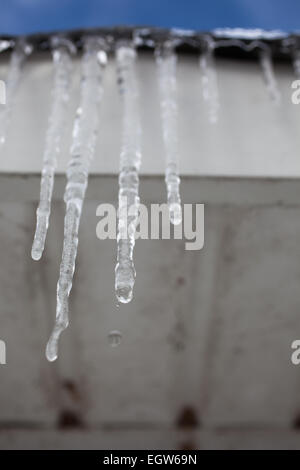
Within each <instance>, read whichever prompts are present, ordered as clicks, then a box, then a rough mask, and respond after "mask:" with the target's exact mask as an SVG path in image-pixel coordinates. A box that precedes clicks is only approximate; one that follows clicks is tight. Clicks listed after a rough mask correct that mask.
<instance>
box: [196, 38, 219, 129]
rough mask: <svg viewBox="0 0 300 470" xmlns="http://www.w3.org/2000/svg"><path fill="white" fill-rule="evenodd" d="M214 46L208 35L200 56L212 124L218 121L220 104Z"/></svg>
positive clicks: (204, 91)
mask: <svg viewBox="0 0 300 470" xmlns="http://www.w3.org/2000/svg"><path fill="white" fill-rule="evenodd" d="M214 47H215V46H214V41H213V40H212V38H210V37H208V38H207V39H206V49H205V51H204V52H203V53H202V54H201V56H200V68H201V72H202V91H203V99H204V100H205V101H206V103H207V105H208V118H209V122H211V123H212V124H215V123H216V122H217V121H218V111H219V106H220V105H219V90H218V79H217V71H216V64H215V57H214Z"/></svg>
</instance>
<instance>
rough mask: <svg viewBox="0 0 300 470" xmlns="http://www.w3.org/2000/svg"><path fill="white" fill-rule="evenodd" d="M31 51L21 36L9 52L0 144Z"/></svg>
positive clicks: (0, 120) (0, 112) (5, 131)
mask: <svg viewBox="0 0 300 470" xmlns="http://www.w3.org/2000/svg"><path fill="white" fill-rule="evenodd" d="M31 52H32V46H31V45H30V44H29V43H28V42H26V40H25V39H23V38H21V39H19V40H17V41H16V43H15V46H14V49H13V51H12V53H11V58H10V64H9V69H8V75H7V79H6V80H5V85H6V86H5V94H6V105H5V106H3V107H2V108H1V110H0V145H4V144H5V142H6V136H7V130H8V127H9V124H10V120H11V114H12V109H13V105H14V100H15V95H16V91H17V88H18V85H19V83H20V80H21V76H22V71H23V66H24V63H25V61H26V58H27V57H28V55H29V54H31Z"/></svg>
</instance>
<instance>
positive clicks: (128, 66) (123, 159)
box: [115, 42, 141, 303]
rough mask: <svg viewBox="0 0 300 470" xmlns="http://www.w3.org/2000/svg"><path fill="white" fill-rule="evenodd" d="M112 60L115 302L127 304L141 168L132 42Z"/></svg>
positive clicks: (132, 276) (132, 274)
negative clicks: (116, 128)
mask: <svg viewBox="0 0 300 470" xmlns="http://www.w3.org/2000/svg"><path fill="white" fill-rule="evenodd" d="M116 61H117V73H118V83H119V87H120V94H121V96H122V99H123V102H122V103H123V135H122V149H121V154H120V176H119V212H118V216H119V219H118V236H117V264H116V269H115V292H116V296H117V299H118V300H119V302H122V303H128V302H130V301H131V299H132V296H133V286H134V282H135V276H136V273H135V268H134V263H133V250H134V245H135V230H136V224H137V218H138V210H139V202H140V200H139V195H138V191H139V175H138V173H139V169H140V165H141V150H140V135H141V127H140V120H139V111H138V88H137V78H136V72H135V61H136V51H135V48H134V46H133V44H132V43H129V42H128V43H119V44H117V49H116Z"/></svg>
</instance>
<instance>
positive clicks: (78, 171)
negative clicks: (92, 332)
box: [0, 36, 300, 361]
mask: <svg viewBox="0 0 300 470" xmlns="http://www.w3.org/2000/svg"><path fill="white" fill-rule="evenodd" d="M82 41H83V57H82V62H81V85H80V97H79V107H78V109H77V113H76V117H75V120H74V126H73V135H72V144H71V149H70V160H69V164H68V169H67V185H66V189H65V194H64V201H65V203H66V213H65V219H64V243H63V252H62V260H61V265H60V275H59V280H58V283H57V309H56V321H55V325H54V329H53V332H52V334H51V336H50V339H49V342H48V344H47V348H46V356H47V358H48V360H49V361H54V360H55V359H56V358H57V355H58V340H59V337H60V334H61V333H62V332H63V330H65V329H66V328H67V326H68V323H69V308H68V300H69V294H70V291H71V288H72V280H73V274H74V269H75V261H76V255H77V246H78V229H79V223H80V217H81V212H82V205H83V202H84V197H85V192H86V188H87V184H88V173H89V166H90V163H91V161H92V159H93V156H94V153H95V146H96V138H97V133H98V128H99V105H100V102H101V98H102V94H103V87H102V78H103V72H104V69H105V66H106V63H107V52H106V51H107V43H106V41H105V40H104V39H103V38H100V37H97V36H86V37H84V38H83V39H82ZM227 41H231V43H232V45H233V46H236V45H238V46H240V47H243V48H246V49H251V48H254V47H259V48H260V56H259V57H260V63H261V67H262V71H263V75H264V78H265V81H266V85H267V89H268V91H269V94H270V96H271V98H272V100H273V101H274V102H275V103H276V104H278V103H279V101H280V93H279V90H278V86H277V83H276V79H275V75H274V70H273V65H272V60H271V53H270V50H269V49H268V47H267V46H265V45H263V44H262V43H261V42H260V41H259V38H256V39H255V40H254V42H253V43H251V44H250V45H245V44H241V42H240V41H239V40H238V39H236V38H235V37H231V38H229V39H228V40H227ZM203 42H204V44H205V47H202V53H201V56H200V68H201V72H202V89H203V98H204V100H205V102H207V105H208V119H209V121H210V122H211V123H216V122H217V121H218V110H219V92H218V84H217V72H216V66H215V59H214V53H215V49H216V47H221V46H222V41H221V42H220V41H218V43H216V42H215V41H214V40H213V39H212V38H211V37H210V36H207V37H203ZM223 42H224V45H225V41H223ZM177 44H178V38H177V39H176V40H174V39H169V40H166V41H165V42H164V43H162V44H159V45H158V46H157V47H156V50H155V57H156V66H157V75H158V84H159V93H160V104H161V127H162V135H163V141H164V147H165V182H166V189H167V202H168V207H169V214H170V221H171V222H172V223H173V224H175V225H176V224H180V223H181V221H182V210H181V199H180V176H179V160H180V159H179V149H178V123H177V118H178V104H177V82H176V64H177V55H176V46H177ZM50 45H51V50H52V57H53V71H54V79H53V89H52V104H51V109H50V115H49V123H48V129H47V133H46V141H45V148H44V155H43V168H42V177H41V188H40V201H39V205H38V208H37V223H36V231H35V235H34V240H33V246H32V258H33V259H35V260H38V259H40V258H41V256H42V253H43V250H44V246H45V240H46V235H47V230H48V225H49V217H50V211H51V199H52V192H53V183H54V174H55V169H56V166H57V161H58V160H59V158H60V154H61V151H62V145H61V144H62V139H63V133H64V129H65V124H66V113H67V109H68V102H69V98H70V89H71V78H72V56H73V54H74V53H75V52H76V48H75V46H74V44H73V43H72V42H71V41H70V40H68V39H66V38H64V37H62V36H55V37H53V38H52V39H51V42H50ZM153 45H155V44H153ZM6 47H9V45H7V44H5V45H4V43H3V49H4V48H6ZM1 48H2V45H0V50H1ZM32 49H33V48H32V46H31V45H30V44H28V42H27V41H26V40H25V39H19V40H18V41H16V43H15V45H14V49H13V52H12V55H11V61H10V67H9V71H8V76H7V80H6V106H5V107H0V144H4V143H5V141H6V133H7V129H8V125H9V121H10V115H11V111H12V107H13V103H14V98H15V94H16V91H17V87H18V84H19V83H20V80H21V77H22V71H23V66H24V63H25V61H26V58H27V57H28V56H29V55H30V54H31V52H32ZM115 54H116V67H117V77H118V85H119V91H120V98H121V103H122V117H123V120H122V146H121V152H120V175H119V211H118V236H117V264H116V269H115V292H116V296H117V299H118V301H119V302H121V303H127V302H130V301H131V299H132V297H133V287H134V283H135V277H136V274H135V268H134V263H133V251H134V245H135V232H136V225H137V221H138V212H139V170H140V165H141V123H140V112H139V92H138V79H137V73H136V61H137V52H136V42H135V41H129V40H126V41H119V42H117V44H116V45H115ZM294 68H295V72H296V74H297V76H298V77H299V76H300V54H299V52H297V51H295V54H294ZM112 333H114V334H115V333H116V332H112ZM119 336H120V335H119V333H118V338H119ZM113 338H115V336H114V335H113ZM114 341H115V340H114Z"/></svg>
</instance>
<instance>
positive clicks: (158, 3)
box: [0, 0, 300, 34]
mask: <svg viewBox="0 0 300 470" xmlns="http://www.w3.org/2000/svg"><path fill="white" fill-rule="evenodd" d="M0 5H1V7H0V33H8V34H26V33H31V32H38V31H49V30H64V29H72V28H86V27H95V26H111V25H120V24H123V25H150V26H164V27H180V28H188V29H198V30H209V29H213V28H217V27H243V28H256V27H260V28H264V29H278V28H279V29H283V30H285V31H295V30H300V0H1V4H0Z"/></svg>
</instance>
